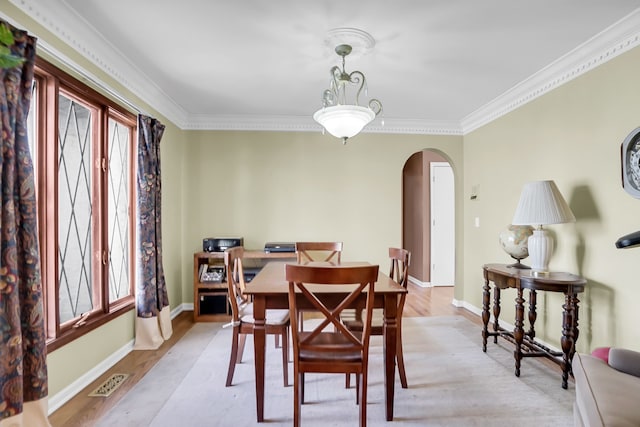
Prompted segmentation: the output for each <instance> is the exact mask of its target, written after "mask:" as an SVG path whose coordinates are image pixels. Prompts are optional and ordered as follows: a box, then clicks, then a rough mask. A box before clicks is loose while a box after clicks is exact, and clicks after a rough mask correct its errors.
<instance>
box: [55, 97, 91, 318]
mask: <svg viewBox="0 0 640 427" xmlns="http://www.w3.org/2000/svg"><path fill="white" fill-rule="evenodd" d="M58 105H59V106H58V253H59V274H60V276H59V310H60V323H63V322H65V321H68V320H71V319H73V318H75V317H77V316H79V315H81V314H82V313H85V312H88V311H90V310H92V309H93V303H92V301H93V293H92V287H91V254H92V252H93V251H92V248H91V246H92V242H91V210H92V205H91V188H92V183H91V159H92V153H91V150H92V141H91V120H92V117H91V111H90V110H89V109H88V108H86V107H84V106H83V105H81V104H78V103H77V102H75V101H74V100H72V99H70V98H67V97H66V96H64V95H62V94H61V95H59V96H58Z"/></svg>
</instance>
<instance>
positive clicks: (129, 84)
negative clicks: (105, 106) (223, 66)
mask: <svg viewBox="0 0 640 427" xmlns="http://www.w3.org/2000/svg"><path fill="white" fill-rule="evenodd" d="M9 1H10V2H11V3H12V4H13V5H14V6H16V7H17V8H18V9H20V10H22V11H23V12H24V13H25V14H27V15H28V16H29V17H31V18H32V19H33V20H34V21H36V22H37V23H38V24H40V25H42V26H43V27H44V28H45V29H47V30H48V31H50V32H51V33H52V34H54V35H55V36H57V37H58V38H59V39H60V40H61V41H63V42H64V43H66V44H67V45H69V46H70V47H71V48H72V49H73V50H75V51H76V52H78V53H79V54H80V55H82V56H83V57H84V58H85V59H87V60H88V61H90V62H91V63H92V64H94V65H95V66H96V67H98V68H99V69H100V70H102V71H104V72H105V73H106V74H107V75H109V76H110V77H111V78H113V79H114V80H115V81H117V82H118V83H120V84H121V85H122V86H123V87H125V88H126V89H127V90H129V91H130V92H131V93H133V94H135V95H136V96H138V97H139V98H140V99H141V100H142V101H143V102H145V103H146V104H148V105H149V106H151V107H153V109H155V110H157V111H158V112H159V113H160V114H162V115H164V116H165V117H166V118H167V119H169V120H171V121H172V122H173V123H175V124H176V125H177V126H179V127H181V123H184V122H185V121H186V118H187V113H186V112H185V110H184V109H183V108H181V107H180V106H179V105H177V104H176V103H175V102H174V101H173V100H172V99H171V98H169V96H168V95H167V94H166V93H164V91H163V90H162V89H161V88H160V87H159V86H158V85H156V84H155V83H153V81H152V80H151V79H150V78H149V77H147V76H146V75H145V74H144V73H143V72H142V71H141V70H140V69H139V68H137V67H136V66H135V65H134V64H132V63H131V62H130V61H129V60H128V59H127V58H126V57H125V56H124V55H123V54H122V53H121V52H120V51H118V50H117V49H116V48H115V47H114V46H113V45H112V44H110V43H109V42H108V41H107V40H106V39H105V38H104V37H103V36H102V35H101V34H100V33H98V32H97V31H96V30H95V29H94V28H93V27H91V26H90V25H88V24H87V23H86V21H85V20H84V19H83V18H82V17H81V16H79V15H78V14H77V13H76V12H75V11H74V10H73V9H71V8H70V7H69V6H68V5H67V3H66V2H64V1H60V2H52V1H47V0H9ZM12 20H13V19H12ZM25 24H26V23H20V25H21V26H23V27H25V28H27V29H28V30H29V32H31V33H33V34H34V35H35V36H36V37H37V38H38V46H42V47H43V49H44V50H45V51H47V53H49V54H51V55H53V56H54V57H55V58H56V59H58V60H59V61H60V62H62V63H63V64H64V65H65V66H68V67H70V68H71V69H73V70H74V71H76V72H78V73H80V74H81V75H82V76H83V77H86V78H87V79H88V80H90V81H93V82H94V83H95V84H98V85H99V86H100V87H101V88H104V89H106V90H107V92H109V93H110V94H111V95H114V94H117V91H115V90H114V89H113V88H112V87H111V86H109V85H107V84H105V83H104V81H102V80H101V79H99V78H97V77H96V76H95V74H93V73H91V72H89V71H87V69H86V68H85V67H82V66H80V65H79V64H78V63H77V62H75V61H73V60H71V59H70V58H69V57H68V56H66V55H64V54H62V53H61V52H60V51H59V50H58V49H55V48H54V47H53V44H51V43H50V42H49V43H47V42H44V39H43V37H42V36H41V35H40V34H38V33H37V32H36V31H35V30H34V29H31V28H28V26H27V25H25ZM117 98H118V99H119V100H123V99H124V98H123V97H122V96H120V95H118V96H117ZM127 104H128V105H129V106H131V105H132V104H131V102H127ZM136 109H137V110H138V111H142V110H143V109H141V108H136Z"/></svg>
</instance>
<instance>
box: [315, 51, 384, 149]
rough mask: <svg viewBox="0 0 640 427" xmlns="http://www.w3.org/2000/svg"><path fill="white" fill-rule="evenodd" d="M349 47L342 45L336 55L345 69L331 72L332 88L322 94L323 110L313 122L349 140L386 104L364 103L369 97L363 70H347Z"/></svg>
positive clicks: (336, 135)
mask: <svg viewBox="0 0 640 427" xmlns="http://www.w3.org/2000/svg"><path fill="white" fill-rule="evenodd" d="M352 49H353V48H352V46H351V45H349V44H339V45H338V46H336V48H335V52H336V54H338V56H340V57H341V58H342V68H340V67H338V66H334V67H332V68H331V70H330V75H331V80H330V83H329V89H326V90H325V91H324V92H323V94H322V108H320V109H319V110H318V111H316V112H315V114H314V115H313V119H314V120H315V121H316V122H318V123H319V124H320V125H322V127H323V128H324V129H325V130H326V131H327V132H329V133H330V134H331V135H333V136H335V137H336V138H340V139H342V143H343V144H346V143H347V139H349V138H351V137H353V136H355V135H357V134H358V133H360V131H362V129H364V127H365V126H366V125H368V124H369V123H371V121H372V120H373V119H375V118H376V116H377V115H378V114H380V112H381V111H382V103H381V102H380V101H379V100H377V99H374V98H373V99H370V100H369V101H368V102H366V103H365V105H361V104H360V95H361V93H362V92H363V91H364V96H367V82H366V79H365V77H364V74H363V73H362V72H360V71H352V72H350V73H348V72H347V71H346V69H345V57H346V56H348V55H349V54H350V53H351V51H352Z"/></svg>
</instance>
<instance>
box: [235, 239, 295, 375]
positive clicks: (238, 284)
mask: <svg viewBox="0 0 640 427" xmlns="http://www.w3.org/2000/svg"><path fill="white" fill-rule="evenodd" d="M243 256H244V248H243V247H242V246H237V247H234V248H230V249H227V250H226V251H225V253H224V265H225V270H226V273H227V285H228V288H229V290H228V292H229V302H230V304H231V316H232V317H231V326H233V338H232V340H231V355H230V357H229V370H228V371H227V382H226V386H227V387H229V386H230V385H231V382H232V381H233V373H234V371H235V368H236V364H238V363H240V362H242V353H243V352H244V344H245V341H246V338H247V335H250V334H253V329H254V323H255V322H254V319H253V303H252V302H251V301H250V300H249V297H248V296H247V295H245V294H244V289H245V281H244V271H243V267H242V258H243ZM290 324H291V323H290V321H289V310H286V309H285V310H267V312H266V320H265V330H266V333H267V334H271V335H275V336H276V337H280V338H281V341H282V371H283V372H282V374H283V381H284V386H285V387H287V386H288V385H289V366H288V364H289V326H290Z"/></svg>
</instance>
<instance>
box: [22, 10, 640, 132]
mask: <svg viewBox="0 0 640 427" xmlns="http://www.w3.org/2000/svg"><path fill="white" fill-rule="evenodd" d="M11 2H12V3H13V4H14V5H15V6H17V7H19V8H21V9H22V10H23V11H25V12H26V13H28V14H29V15H30V16H31V17H33V18H34V19H35V20H36V21H38V22H40V23H41V24H42V25H43V26H44V27H45V28H47V29H48V30H50V31H52V32H53V33H54V34H56V35H58V36H59V37H60V38H62V39H63V40H65V41H66V42H67V43H69V44H71V45H72V46H74V48H75V49H77V50H79V51H80V52H82V53H83V55H85V56H87V57H88V58H89V59H90V60H91V61H92V62H94V63H96V64H97V65H98V66H99V67H101V68H103V69H104V70H105V71H106V72H107V73H108V74H110V75H111V76H112V77H114V78H115V79H116V80H118V81H120V82H121V83H122V84H123V85H124V86H125V87H127V88H128V89H130V90H131V91H133V92H134V93H136V94H137V95H138V96H139V97H140V98H141V99H142V100H144V101H145V102H147V103H149V104H151V105H152V106H153V107H154V108H156V109H157V110H158V111H160V113H162V114H163V115H165V116H167V118H169V119H170V120H172V121H173V122H175V123H176V124H177V125H178V126H180V127H181V128H185V129H260V130H261V129H267V130H269V129H271V130H277V129H281V130H315V129H319V127H318V126H317V125H316V124H315V123H314V122H313V120H312V119H311V115H312V114H313V112H314V111H315V110H317V109H318V108H319V107H320V105H321V103H320V99H321V94H322V91H323V90H324V89H325V88H326V87H327V85H328V82H329V69H330V68H331V66H333V65H338V64H339V58H338V57H337V56H336V54H335V53H334V52H333V48H334V46H329V45H327V43H326V41H325V40H326V37H327V33H328V31H329V30H331V29H333V28H339V27H350V28H358V29H360V30H364V31H366V32H368V33H369V34H371V35H372V36H373V38H374V39H375V41H376V45H375V47H374V49H373V50H372V51H371V52H370V53H368V54H367V55H364V56H362V55H360V57H359V58H358V57H356V58H352V57H347V60H346V69H347V71H353V70H355V69H358V70H360V71H362V72H364V74H365V75H366V78H367V82H368V87H369V95H370V96H371V97H375V98H378V99H379V100H381V101H382V103H383V106H384V126H382V124H381V121H380V120H376V121H375V122H374V123H372V124H371V125H370V126H369V130H372V131H381V132H409V133H445V134H446V133H449V134H456V133H465V132H468V131H470V130H472V129H473V128H475V127H477V126H479V125H481V124H483V123H485V122H486V121H488V120H491V119H492V118H495V117H497V116H499V115H501V114H503V113H505V112H507V111H509V110H511V109H513V108H515V107H517V106H518V105H521V104H522V103H523V102H527V101H528V100H530V99H533V98H535V97H536V96H538V95H540V94H542V93H544V92H546V91H548V90H550V89H552V88H554V87H556V86H557V85H559V84H562V83H564V82H566V81H568V80H570V79H571V78H573V77H575V76H577V75H579V74H581V73H582V72H584V71H588V70H589V69H591V68H593V67H595V66H597V65H600V64H601V63H602V62H604V61H606V60H608V59H609V58H611V57H614V56H615V55H617V54H619V53H620V52H622V51H625V50H627V49H630V48H632V47H635V46H636V45H637V44H638V43H640V8H639V7H640V1H638V0H606V1H605V0H562V1H558V0H536V1H525V0H482V1H480V0H446V1H445V0H394V1H389V0H368V1H354V0H352V1H345V0H342V1H334V0H315V1H305V0H271V1H265V0H242V1H240V0H234V1H224V0H182V1H174V0H109V1H105V0H11ZM18 24H19V23H18ZM36 36H38V34H36ZM40 46H42V48H43V49H45V50H49V51H50V52H52V53H57V51H56V50H55V49H54V48H53V47H52V45H51V44H50V43H48V42H47V40H45V39H42V38H41V40H40ZM69 62H71V61H69ZM95 79H96V80H98V79H97V78H95Z"/></svg>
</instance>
